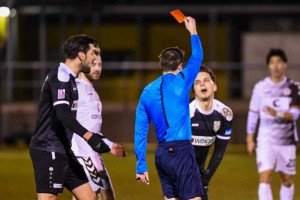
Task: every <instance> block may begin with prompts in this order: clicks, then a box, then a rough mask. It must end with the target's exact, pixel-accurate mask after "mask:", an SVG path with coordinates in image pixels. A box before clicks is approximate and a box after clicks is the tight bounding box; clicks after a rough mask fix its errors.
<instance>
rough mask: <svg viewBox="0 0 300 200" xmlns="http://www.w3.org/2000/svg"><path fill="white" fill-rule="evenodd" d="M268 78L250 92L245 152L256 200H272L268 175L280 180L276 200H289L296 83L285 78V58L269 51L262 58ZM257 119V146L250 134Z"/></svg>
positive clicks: (299, 96)
mask: <svg viewBox="0 0 300 200" xmlns="http://www.w3.org/2000/svg"><path fill="white" fill-rule="evenodd" d="M266 63H267V65H268V68H269V72H270V75H269V76H268V77H266V78H264V79H263V80H261V81H259V82H258V83H257V84H256V85H255V87H254V89H253V93H252V97H251V101H250V106H249V112H248V120H247V149H248V152H249V153H251V154H252V153H253V152H254V150H255V147H256V162H257V167H258V172H259V187H258V197H259V199H260V200H261V199H264V200H270V199H273V195H272V190H271V185H270V184H271V172H272V170H273V169H274V170H275V171H276V172H278V173H279V175H280V178H281V188H280V199H281V200H292V199H293V196H294V190H295V189H294V183H293V178H294V176H295V174H296V142H297V141H298V135H297V130H296V120H297V119H298V117H299V112H300V111H299V107H300V89H299V83H298V82H295V81H293V80H290V79H289V78H287V77H286V69H287V57H286V55H285V53H284V51H283V50H281V49H271V50H270V52H269V53H268V55H267V57H266ZM258 119H259V120H260V124H259V128H258V136H257V144H255V142H254V133H255V131H256V126H257V122H258Z"/></svg>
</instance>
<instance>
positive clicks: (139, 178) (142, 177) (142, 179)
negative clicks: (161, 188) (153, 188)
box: [135, 172, 150, 185]
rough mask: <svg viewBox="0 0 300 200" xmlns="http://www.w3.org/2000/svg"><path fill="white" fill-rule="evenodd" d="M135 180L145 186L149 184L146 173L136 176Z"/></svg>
mask: <svg viewBox="0 0 300 200" xmlns="http://www.w3.org/2000/svg"><path fill="white" fill-rule="evenodd" d="M135 179H136V180H137V181H140V182H142V183H144V184H146V185H149V184H150V182H149V175H148V172H144V173H143V174H136V177H135Z"/></svg>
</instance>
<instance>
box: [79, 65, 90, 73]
mask: <svg viewBox="0 0 300 200" xmlns="http://www.w3.org/2000/svg"><path fill="white" fill-rule="evenodd" d="M81 72H83V73H85V74H89V73H90V72H91V68H90V67H87V66H83V68H82V70H81Z"/></svg>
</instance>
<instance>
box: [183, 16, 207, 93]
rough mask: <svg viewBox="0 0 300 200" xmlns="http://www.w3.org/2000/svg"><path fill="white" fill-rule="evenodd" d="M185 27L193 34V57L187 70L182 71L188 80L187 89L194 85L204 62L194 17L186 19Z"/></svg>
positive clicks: (187, 65)
mask: <svg viewBox="0 0 300 200" xmlns="http://www.w3.org/2000/svg"><path fill="white" fill-rule="evenodd" d="M184 23H185V27H186V29H187V30H188V31H189V32H190V34H191V47H192V55H191V57H190V58H189V60H188V62H187V64H186V66H185V68H184V69H183V70H182V73H183V74H184V77H185V79H186V84H187V87H188V88H190V87H191V85H192V84H193V82H194V80H195V78H196V76H197V74H198V72H199V70H200V67H201V63H202V61H203V48H202V45H201V42H200V38H199V36H198V33H197V27H196V21H195V19H194V18H192V17H186V18H185V19H184Z"/></svg>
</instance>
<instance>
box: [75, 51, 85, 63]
mask: <svg viewBox="0 0 300 200" xmlns="http://www.w3.org/2000/svg"><path fill="white" fill-rule="evenodd" d="M77 57H78V59H79V60H80V61H83V60H84V58H85V54H84V53H83V51H79V52H78V54H77Z"/></svg>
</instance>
